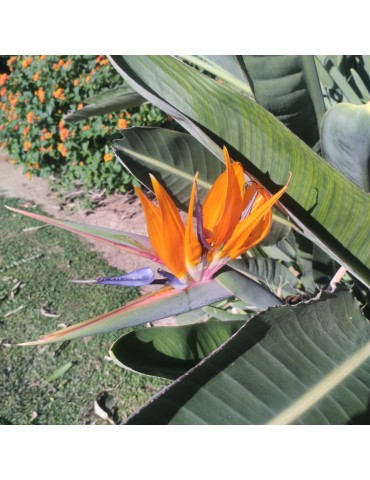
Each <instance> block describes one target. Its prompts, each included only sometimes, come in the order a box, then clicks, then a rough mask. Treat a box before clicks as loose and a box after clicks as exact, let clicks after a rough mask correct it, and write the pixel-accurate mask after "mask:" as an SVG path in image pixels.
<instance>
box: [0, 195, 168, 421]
mask: <svg viewBox="0 0 370 480" xmlns="http://www.w3.org/2000/svg"><path fill="white" fill-rule="evenodd" d="M4 203H5V204H7V205H9V206H14V207H18V208H19V207H20V205H21V204H22V201H20V200H16V199H6V200H5V199H3V198H1V197H0V225H1V240H0V368H1V371H0V375H1V377H0V378H1V380H0V424H1V423H3V424H7V423H12V424H31V423H32V424H44V425H45V424H49V425H50V424H104V423H106V421H105V420H102V419H100V417H99V416H97V415H96V414H95V413H94V401H95V399H96V398H97V397H98V395H100V396H101V397H107V402H106V403H107V404H109V406H110V408H111V410H112V411H114V419H115V421H116V422H120V421H122V420H124V419H125V418H126V417H127V416H128V415H129V414H130V413H132V412H133V411H134V410H135V409H136V408H138V407H139V406H140V405H142V404H143V403H144V402H145V401H146V400H148V399H149V398H150V397H151V396H152V395H153V394H154V393H155V392H156V391H158V390H159V389H160V388H161V387H163V386H164V385H166V384H167V382H166V381H164V380H159V379H155V378H151V377H145V376H141V375H138V374H134V373H131V372H128V371H126V370H122V369H120V368H119V367H118V366H116V365H115V364H113V363H112V362H111V361H109V360H108V359H107V358H106V356H107V355H108V350H109V347H110V345H111V344H112V343H113V341H114V340H116V339H117V338H119V337H120V336H121V334H122V331H121V332H120V331H117V332H112V333H109V334H105V335H98V336H95V337H87V338H85V339H82V340H80V341H79V340H75V341H72V342H63V343H57V344H52V345H47V346H45V345H44V346H37V347H16V346H12V347H8V346H6V344H7V343H18V342H23V341H27V340H34V339H37V338H38V336H39V335H40V334H42V333H46V332H49V331H53V330H56V329H58V325H59V324H61V323H63V324H65V325H71V324H74V323H77V322H81V321H83V320H87V319H88V318H91V317H93V316H96V315H98V314H102V313H104V312H107V311H110V310H113V309H114V308H117V307H119V306H121V305H123V304H125V303H126V302H127V301H129V300H131V299H133V298H135V297H136V296H137V295H138V291H137V290H136V289H128V288H122V287H105V286H100V285H97V286H86V285H76V284H73V283H68V280H72V279H85V278H97V277H100V276H104V275H116V274H118V273H119V272H118V271H117V270H116V269H114V268H112V267H110V266H109V265H107V263H106V262H105V261H104V260H102V259H101V258H100V257H99V256H98V255H97V254H96V253H94V252H92V251H90V248H89V246H88V245H87V244H86V243H84V242H82V241H81V240H80V239H79V238H78V237H76V236H75V235H73V234H71V233H68V232H64V231H62V230H59V229H56V228H54V227H50V226H46V227H44V228H41V229H33V230H28V231H27V230H26V231H25V229H27V228H29V227H35V226H37V227H39V226H40V222H37V221H35V220H32V219H29V218H26V217H22V216H21V215H17V214H14V213H12V212H10V211H9V210H7V209H6V208H4V206H3V205H4ZM32 211H38V212H41V210H40V209H37V208H32ZM41 213H42V212H41ZM123 255H125V253H123ZM42 309H44V313H45V311H49V312H52V313H55V314H58V315H60V316H59V317H49V316H45V315H43V314H42ZM10 312H13V313H10ZM69 362H71V366H70V365H69V366H70V368H67V367H68V365H67V364H68V363H69ZM63 367H65V370H66V371H65V372H64V373H63V372H62V374H59V375H58V374H57V375H55V376H56V377H57V378H55V379H54V380H52V379H51V380H50V379H49V377H50V376H51V375H52V374H53V373H54V372H55V371H56V370H57V369H59V368H62V370H63ZM48 379H49V381H47V380H48Z"/></svg>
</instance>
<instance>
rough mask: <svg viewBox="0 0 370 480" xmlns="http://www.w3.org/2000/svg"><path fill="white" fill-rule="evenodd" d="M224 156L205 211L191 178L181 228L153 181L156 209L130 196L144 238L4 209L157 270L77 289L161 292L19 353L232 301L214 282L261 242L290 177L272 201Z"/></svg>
mask: <svg viewBox="0 0 370 480" xmlns="http://www.w3.org/2000/svg"><path fill="white" fill-rule="evenodd" d="M223 151H224V157H225V163H226V170H225V171H224V172H223V173H222V174H221V175H220V176H219V177H218V178H217V179H216V181H215V183H214V184H213V186H212V187H211V189H210V190H209V192H208V194H207V196H206V198H205V201H204V203H203V205H202V204H201V202H200V201H199V198H198V194H197V179H198V174H196V175H195V178H194V181H193V185H192V190H191V196H190V202H189V210H188V216H187V221H186V223H185V224H184V223H183V221H182V220H181V217H180V215H179V212H178V210H177V208H176V206H175V204H174V202H173V200H172V199H171V197H170V195H169V194H168V193H167V192H166V190H165V189H164V188H163V187H162V185H161V184H160V183H159V182H158V181H157V180H156V178H155V177H154V176H152V175H151V181H152V185H153V189H154V193H155V195H156V199H157V205H156V204H154V203H153V202H152V201H150V200H149V199H148V198H147V197H146V196H145V194H144V193H143V192H142V191H141V190H140V189H138V188H136V193H137V195H138V196H139V199H140V201H141V204H142V206H143V209H144V214H145V218H146V223H147V229H148V237H146V236H143V235H137V234H132V233H128V232H120V231H116V230H111V229H108V228H103V227H95V226H90V225H84V224H78V223H75V222H70V221H66V220H58V219H53V218H49V217H45V216H43V215H39V214H36V213H32V212H27V211H23V210H19V209H16V208H10V207H8V208H9V209H10V210H12V211H14V212H17V213H21V214H23V215H26V216H28V217H31V218H34V219H37V220H40V221H43V222H46V223H48V224H50V225H54V226H57V227H60V228H63V229H65V230H69V231H70V232H73V233H77V234H79V235H82V236H84V237H87V238H91V239H95V240H97V241H100V242H104V243H107V244H109V245H112V246H115V247H118V248H122V249H123V250H126V251H128V252H131V253H134V254H136V255H140V256H142V257H145V258H148V259H150V260H152V261H154V262H156V263H158V264H160V265H161V268H158V270H157V273H158V275H159V277H160V278H156V276H155V273H154V271H153V269H152V268H150V267H146V268H141V269H139V270H136V271H134V272H130V273H128V274H125V275H122V276H118V277H101V278H98V279H97V280H80V281H77V282H78V283H94V284H100V285H121V286H143V285H149V284H159V285H162V286H163V288H161V289H160V290H158V291H155V292H153V293H150V294H147V295H144V296H142V297H140V298H139V299H137V300H134V301H133V302H130V303H129V304H127V305H125V306H123V307H120V308H118V309H116V310H114V311H112V312H109V313H106V314H104V315H100V316H98V317H96V318H93V319H90V320H87V321H85V322H82V323H79V324H77V325H72V326H70V327H66V328H63V329H62V330H59V331H56V332H52V333H49V334H46V335H43V336H41V337H40V339H39V340H36V341H33V342H27V343H23V344H22V345H37V344H41V343H51V342H56V341H63V340H70V339H74V338H78V337H83V336H88V335H94V334H97V333H104V332H108V331H111V330H116V329H120V328H125V327H130V326H134V325H138V324H140V323H145V322H147V321H155V320H159V319H160V318H164V317H166V316H169V315H177V314H179V313H182V312H184V311H189V310H192V309H195V308H200V307H202V306H205V305H208V304H210V303H214V302H216V301H218V300H221V299H224V298H227V297H229V296H230V295H232V293H231V292H228V291H227V290H226V289H225V288H224V287H223V286H221V285H220V284H218V283H217V282H215V281H214V276H215V274H216V273H217V272H218V271H219V270H220V269H221V268H222V267H223V266H224V265H225V264H226V263H227V262H229V261H230V260H232V259H234V258H236V257H238V256H239V255H241V254H242V253H244V252H245V251H247V250H249V249H250V248H252V247H253V246H255V245H257V244H258V243H260V242H261V241H262V240H263V239H264V238H265V237H266V235H267V234H268V232H269V230H270V228H271V224H272V207H273V206H274V205H275V204H276V202H277V201H278V200H279V199H280V197H281V196H282V195H283V193H284V192H285V191H286V190H287V188H288V185H289V181H290V177H289V179H288V181H287V183H286V185H285V186H284V187H283V188H281V189H280V190H279V191H278V192H277V193H276V194H275V195H271V194H270V193H269V192H268V191H267V190H266V189H265V188H264V187H262V186H261V185H259V184H257V183H256V182H254V181H252V182H246V176H245V172H244V169H243V167H242V165H241V164H240V163H239V162H233V161H231V159H230V157H229V154H228V151H227V149H226V147H224V150H223ZM194 214H195V215H194ZM194 216H195V228H194V226H193V218H194ZM162 266H164V267H165V268H166V269H164V268H162ZM140 318H141V321H140ZM138 319H139V320H138Z"/></svg>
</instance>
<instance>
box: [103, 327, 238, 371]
mask: <svg viewBox="0 0 370 480" xmlns="http://www.w3.org/2000/svg"><path fill="white" fill-rule="evenodd" d="M244 323H245V322H244V321H240V320H236V321H235V320H234V321H230V322H212V321H208V322H206V323H196V324H193V325H186V326H182V327H153V328H141V329H137V330H135V331H133V332H130V333H128V334H126V335H124V336H123V337H121V338H120V339H119V340H117V341H116V342H114V344H113V345H112V346H111V348H110V351H109V354H110V356H111V357H112V358H113V360H114V362H115V363H116V364H117V365H119V366H120V367H122V368H127V369H128V370H133V371H135V372H139V373H143V374H145V375H155V376H158V377H163V378H169V379H175V378H177V377H179V376H180V375H182V374H184V373H185V372H186V371H187V370H189V369H190V368H192V367H194V366H195V365H196V364H197V363H198V362H199V361H200V360H202V359H203V358H204V357H206V356H207V355H209V354H210V353H211V352H213V350H215V349H216V348H217V347H219V346H220V345H222V344H223V343H224V342H225V341H226V340H228V339H229V338H230V337H231V335H233V334H234V333H235V332H237V331H238V329H239V328H240V327H241V326H242V325H244Z"/></svg>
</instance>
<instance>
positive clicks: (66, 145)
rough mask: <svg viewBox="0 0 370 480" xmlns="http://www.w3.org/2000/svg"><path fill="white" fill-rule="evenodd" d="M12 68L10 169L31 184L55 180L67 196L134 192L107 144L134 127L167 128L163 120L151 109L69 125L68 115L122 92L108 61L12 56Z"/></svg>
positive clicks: (2, 127) (5, 134)
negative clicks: (16, 168) (109, 92)
mask: <svg viewBox="0 0 370 480" xmlns="http://www.w3.org/2000/svg"><path fill="white" fill-rule="evenodd" d="M8 66H9V68H10V70H11V72H10V74H9V75H7V74H2V75H1V76H0V95H1V100H2V105H1V110H0V146H1V147H2V148H5V149H6V150H7V151H8V153H9V155H10V157H11V161H12V162H13V163H16V164H20V165H22V166H23V171H24V173H25V174H26V175H27V176H32V175H41V176H48V177H50V176H52V177H54V178H55V183H56V185H57V186H59V187H62V188H63V189H64V190H67V191H76V190H77V191H78V190H82V191H90V190H95V191H96V190H97V191H100V192H101V191H102V190H105V191H106V192H107V193H112V192H125V191H126V190H127V189H130V188H131V183H132V177H131V175H129V174H128V173H126V172H124V171H123V170H122V168H121V166H120V165H119V164H118V163H117V162H116V161H115V158H114V155H113V152H112V149H111V147H110V145H109V138H110V136H111V135H113V134H117V132H119V130H122V129H125V128H127V127H129V126H131V125H134V126H137V125H139V126H142V125H153V124H154V125H161V124H162V123H164V121H165V120H166V118H165V116H164V115H163V114H162V113H161V112H160V111H159V110H158V109H157V108H156V107H153V106H151V105H148V104H145V105H139V106H137V107H136V108H134V109H132V110H130V111H129V110H127V109H126V110H122V111H120V112H113V113H108V114H106V115H104V116H94V117H92V118H88V119H86V120H85V121H83V122H80V123H77V124H67V123H66V122H65V121H64V120H63V118H64V116H65V115H66V114H67V112H68V111H69V110H70V109H75V110H77V111H78V110H79V109H82V108H83V105H84V102H85V99H88V98H89V97H91V96H93V95H94V94H96V93H98V92H99V93H100V92H101V91H104V90H106V89H109V88H114V87H119V86H122V83H123V82H122V79H121V78H120V76H119V75H118V74H117V73H116V72H115V71H114V69H113V68H112V67H111V65H110V63H109V61H108V60H107V59H106V58H105V56H104V55H99V56H81V55H80V56H52V55H50V56H46V55H41V56H30V57H24V56H13V57H10V58H9V59H8ZM140 103H142V102H139V104H140Z"/></svg>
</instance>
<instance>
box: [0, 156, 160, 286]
mask: <svg viewBox="0 0 370 480" xmlns="http://www.w3.org/2000/svg"><path fill="white" fill-rule="evenodd" d="M0 195H4V196H7V197H15V198H22V199H25V200H26V201H28V202H32V203H35V204H37V205H40V206H41V207H42V209H43V210H44V211H45V212H46V213H47V214H48V215H50V216H55V217H57V218H62V219H68V220H74V221H76V222H81V223H88V224H92V225H100V226H104V227H109V228H114V229H117V230H124V231H127V232H135V233H140V234H144V235H146V234H147V232H146V226H145V218H144V214H143V211H142V209H141V206H140V203H139V201H138V200H137V198H136V197H132V196H130V195H122V194H115V195H111V196H109V197H108V198H106V199H105V200H104V201H103V203H102V205H100V206H98V207H97V208H96V209H94V210H92V211H89V212H86V211H84V210H82V209H81V208H78V207H76V206H75V205H73V209H72V208H71V207H70V206H67V207H65V208H63V209H61V208H60V207H59V205H58V202H57V195H56V194H55V193H53V192H51V190H50V186H49V182H48V180H47V179H44V178H37V177H33V178H32V179H30V180H29V179H28V178H26V177H25V176H24V175H22V168H21V167H16V166H14V165H12V164H11V163H9V162H8V161H7V156H6V155H5V154H4V153H2V152H0ZM32 203H31V204H32ZM80 238H81V237H80ZM89 243H91V244H92V246H93V250H95V251H97V252H99V253H101V255H102V256H103V258H104V259H105V260H106V261H107V262H108V263H109V264H110V265H112V266H113V267H116V268H118V269H121V270H122V271H126V272H129V271H132V270H135V269H137V268H141V267H143V266H152V267H153V268H154V269H156V266H155V264H150V263H151V262H149V261H148V260H146V259H141V258H140V257H136V256H134V255H131V254H129V253H125V252H123V251H122V250H119V249H115V248H113V247H109V246H105V245H102V244H99V243H97V242H89ZM107 275H109V271H107V272H102V276H107ZM145 290H146V291H148V289H147V288H146V289H145Z"/></svg>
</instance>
